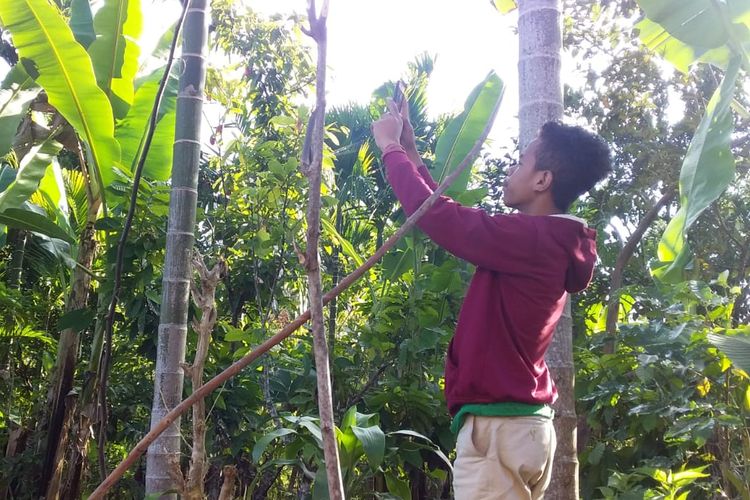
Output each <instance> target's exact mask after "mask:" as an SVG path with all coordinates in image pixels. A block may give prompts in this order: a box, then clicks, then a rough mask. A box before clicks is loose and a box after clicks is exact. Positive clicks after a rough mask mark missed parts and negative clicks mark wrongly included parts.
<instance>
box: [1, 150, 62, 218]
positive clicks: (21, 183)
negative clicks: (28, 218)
mask: <svg viewBox="0 0 750 500" xmlns="http://www.w3.org/2000/svg"><path fill="white" fill-rule="evenodd" d="M61 148H62V147H61V145H60V144H59V143H57V142H56V141H55V140H54V139H51V138H49V137H48V138H47V139H45V140H43V141H42V142H40V143H39V144H36V145H34V146H32V147H31V150H30V151H29V152H28V153H26V156H24V157H23V158H22V159H21V162H20V164H19V166H18V172H17V173H16V177H15V180H14V181H13V182H12V183H11V184H10V185H9V186H8V187H7V188H5V189H4V190H3V191H2V192H0V213H2V212H3V211H5V210H7V209H8V208H20V207H21V205H22V204H23V203H24V202H25V201H26V200H28V199H29V197H30V196H31V195H32V194H34V192H35V191H36V190H37V188H38V187H39V183H40V181H41V180H42V178H43V177H44V174H45V172H46V171H47V169H48V167H49V166H50V164H51V163H52V158H54V156H55V155H57V154H58V153H59V152H60V149H61Z"/></svg>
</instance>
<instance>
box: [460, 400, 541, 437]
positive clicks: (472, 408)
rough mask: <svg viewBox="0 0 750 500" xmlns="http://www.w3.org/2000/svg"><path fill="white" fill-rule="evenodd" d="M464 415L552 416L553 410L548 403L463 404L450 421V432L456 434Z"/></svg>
mask: <svg viewBox="0 0 750 500" xmlns="http://www.w3.org/2000/svg"><path fill="white" fill-rule="evenodd" d="M466 415H479V416H481V417H531V416H536V417H545V418H553V417H554V416H555V411H554V410H553V409H552V408H551V407H550V406H549V405H529V404H525V403H487V404H467V405H463V406H462V407H461V409H460V410H458V413H456V416H455V417H453V422H451V432H453V434H458V431H459V430H461V426H462V425H463V423H464V419H465V418H466Z"/></svg>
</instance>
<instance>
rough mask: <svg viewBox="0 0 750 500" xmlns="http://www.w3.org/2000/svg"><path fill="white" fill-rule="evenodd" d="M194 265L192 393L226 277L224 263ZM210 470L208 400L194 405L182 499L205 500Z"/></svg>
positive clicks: (196, 259)
mask: <svg viewBox="0 0 750 500" xmlns="http://www.w3.org/2000/svg"><path fill="white" fill-rule="evenodd" d="M193 265H194V267H195V269H196V270H197V271H198V275H199V277H200V287H198V286H196V284H195V283H193V285H192V286H191V295H192V297H193V302H194V303H195V305H196V307H198V308H199V309H200V310H201V317H200V320H194V321H193V330H195V332H196V333H197V334H198V345H197V346H196V348H195V359H194V361H193V364H192V365H191V366H185V367H184V368H185V372H186V373H188V374H189V375H190V378H191V381H192V384H193V392H195V391H197V390H198V389H200V388H201V386H202V385H203V369H204V368H205V366H206V358H207V357H208V346H209V344H210V343H211V333H212V332H213V330H214V325H215V324H216V287H217V286H218V284H219V282H220V281H221V277H222V275H224V274H226V266H225V264H224V262H222V261H219V262H218V263H217V264H216V265H215V266H214V267H213V268H212V269H211V270H210V271H209V270H208V269H207V268H206V265H205V263H204V262H203V258H202V257H201V256H200V254H198V252H195V256H194V257H193ZM207 470H208V461H207V460H206V400H205V399H201V400H200V401H197V402H196V403H195V404H194V405H193V450H192V453H191V457H190V470H189V472H188V474H187V481H186V491H185V492H184V493H183V495H182V498H184V499H186V500H202V499H203V497H204V492H203V479H204V478H205V476H206V471H207Z"/></svg>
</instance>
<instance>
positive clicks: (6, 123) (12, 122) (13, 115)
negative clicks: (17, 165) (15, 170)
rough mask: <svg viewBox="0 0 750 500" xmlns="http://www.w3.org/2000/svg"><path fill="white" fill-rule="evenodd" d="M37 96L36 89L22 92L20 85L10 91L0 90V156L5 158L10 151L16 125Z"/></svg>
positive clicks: (37, 91) (16, 128)
mask: <svg viewBox="0 0 750 500" xmlns="http://www.w3.org/2000/svg"><path fill="white" fill-rule="evenodd" d="M38 94H39V90H38V89H36V90H22V88H21V86H20V85H15V86H14V88H12V89H0V156H5V155H6V154H8V152H9V151H10V147H11V145H12V144H13V139H14V138H15V136H16V131H17V130H18V125H19V124H20V123H21V120H22V119H23V117H24V116H25V115H26V111H27V110H28V109H29V105H30V104H31V101H32V100H34V98H35V97H36V96H37V95H38Z"/></svg>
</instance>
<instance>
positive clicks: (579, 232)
mask: <svg viewBox="0 0 750 500" xmlns="http://www.w3.org/2000/svg"><path fill="white" fill-rule="evenodd" d="M551 217H554V219H551V220H549V224H548V228H547V230H548V231H549V232H550V233H551V235H552V238H553V239H554V240H555V241H556V242H557V243H558V244H560V245H561V246H562V247H563V248H564V249H565V250H566V252H567V253H568V270H567V272H566V274H565V290H566V291H567V292H568V293H575V292H580V291H581V290H583V289H584V288H586V287H587V286H588V284H589V282H590V281H591V278H592V277H593V275H594V264H595V263H596V231H594V230H593V229H591V228H590V227H588V226H587V225H586V221H584V220H583V219H580V218H578V217H575V216H573V215H568V214H560V215H553V216H551Z"/></svg>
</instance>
